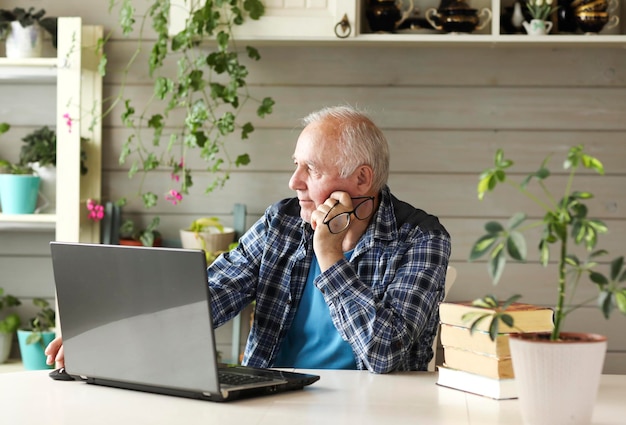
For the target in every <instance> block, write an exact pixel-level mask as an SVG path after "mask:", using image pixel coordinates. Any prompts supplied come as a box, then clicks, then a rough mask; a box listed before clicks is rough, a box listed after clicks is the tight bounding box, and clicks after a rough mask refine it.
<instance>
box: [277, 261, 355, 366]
mask: <svg viewBox="0 0 626 425" xmlns="http://www.w3.org/2000/svg"><path fill="white" fill-rule="evenodd" d="M351 252H352V251H350V252H347V253H345V255H346V258H349V257H350V255H351ZM320 273H321V271H320V267H319V264H318V263H317V258H315V257H313V263H312V264H311V268H310V270H309V276H308V278H307V282H306V285H305V287H304V293H303V294H302V299H301V300H300V305H299V306H298V310H297V311H296V316H295V317H294V320H293V323H292V325H291V328H290V329H289V331H288V333H287V336H286V337H285V339H284V341H283V342H282V344H281V346H280V349H279V350H278V356H277V357H276V360H275V361H274V366H275V367H295V368H300V369H356V362H355V360H354V353H353V352H352V347H351V346H350V344H348V343H347V342H346V341H344V340H343V339H342V338H341V335H339V332H337V328H335V325H333V321H332V319H331V318H330V311H329V309H328V305H327V304H326V301H324V296H323V295H322V293H321V292H320V290H319V289H317V287H316V286H315V285H314V284H313V280H314V279H315V278H316V277H317V276H319V274H320Z"/></svg>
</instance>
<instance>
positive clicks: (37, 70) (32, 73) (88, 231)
mask: <svg viewBox="0 0 626 425" xmlns="http://www.w3.org/2000/svg"><path fill="white" fill-rule="evenodd" d="M101 37H102V27H101V26H83V25H82V21H81V18H75V17H71V18H59V20H58V46H57V57H56V58H26V59H8V58H0V84H52V85H56V111H55V112H54V114H55V121H56V132H57V166H56V173H57V175H56V181H57V187H56V202H55V204H56V209H55V213H54V214H24V215H4V214H2V213H1V212H0V231H6V230H16V231H27V230H46V229H48V230H54V232H55V240H61V241H81V242H97V241H98V240H99V226H98V224H97V223H93V222H90V221H89V220H88V219H87V218H86V213H85V212H86V210H85V202H86V199H88V198H94V199H100V175H101V143H102V140H101V133H102V131H101V122H100V120H99V117H100V115H101V102H102V77H101V76H100V74H99V73H98V72H97V66H98V62H99V53H98V51H97V46H98V40H99V39H100V38H101ZM65 114H68V115H69V117H71V118H72V125H71V127H70V126H68V124H67V118H64V115H65ZM95 118H98V119H95ZM0 119H1V117H0ZM81 137H84V138H86V139H88V140H89V141H88V142H87V143H86V144H83V146H82V148H83V149H85V150H86V151H87V161H88V164H87V167H88V169H89V171H88V173H87V174H86V175H85V176H81V175H80V151H81Z"/></svg>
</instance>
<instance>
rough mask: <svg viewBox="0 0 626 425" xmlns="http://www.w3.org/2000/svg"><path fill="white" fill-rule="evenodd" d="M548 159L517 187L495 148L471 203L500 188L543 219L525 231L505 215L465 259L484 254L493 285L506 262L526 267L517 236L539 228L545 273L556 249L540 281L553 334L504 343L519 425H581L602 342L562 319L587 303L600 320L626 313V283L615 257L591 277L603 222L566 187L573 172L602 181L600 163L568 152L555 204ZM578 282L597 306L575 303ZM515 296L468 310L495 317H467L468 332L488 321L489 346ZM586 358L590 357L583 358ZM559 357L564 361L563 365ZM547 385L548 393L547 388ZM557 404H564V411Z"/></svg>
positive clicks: (522, 219) (581, 193) (582, 195)
mask: <svg viewBox="0 0 626 425" xmlns="http://www.w3.org/2000/svg"><path fill="white" fill-rule="evenodd" d="M549 159H550V156H548V157H547V158H546V159H545V160H544V161H543V163H542V164H541V166H540V168H539V169H538V170H537V171H536V172H534V173H532V174H530V175H528V176H527V177H526V178H525V179H523V180H522V181H521V182H519V183H518V182H515V181H513V180H512V179H510V178H509V175H508V174H507V173H508V170H509V168H510V167H512V166H513V164H514V163H513V161H511V160H509V159H506V158H505V157H504V153H503V151H502V150H501V149H498V151H497V152H496V154H495V161H494V162H495V163H494V167H493V168H490V169H487V170H485V171H483V173H482V174H481V175H480V179H479V183H478V198H479V199H483V197H484V196H485V194H486V193H487V192H490V191H493V190H494V189H495V188H496V187H499V186H501V184H503V183H506V184H507V185H508V186H509V187H511V188H513V190H515V191H516V192H519V193H520V194H521V195H523V196H525V197H527V198H528V199H529V200H531V201H532V202H534V203H536V204H537V205H539V206H540V207H541V208H542V209H543V210H544V215H543V217H542V218H540V219H538V220H535V221H533V222H531V223H529V224H526V218H527V216H526V214H524V213H521V212H520V213H516V214H515V215H513V217H512V218H511V219H510V220H509V221H508V223H507V224H506V225H503V224H501V223H498V222H488V223H486V225H485V230H486V231H487V233H486V234H485V235H483V236H482V237H480V238H479V239H478V240H477V241H476V243H475V244H474V245H473V247H472V251H471V254H470V260H472V261H473V260H476V259H478V258H480V257H482V256H484V255H487V256H488V259H489V260H488V271H489V275H490V277H491V279H492V282H493V283H494V285H495V284H497V283H498V281H499V280H500V278H501V276H502V272H503V271H504V268H505V265H506V261H507V257H508V258H510V259H512V260H516V261H522V262H524V261H525V260H526V252H527V248H526V247H527V244H526V239H525V237H524V231H526V230H528V229H533V228H540V229H542V232H541V236H540V238H539V241H538V244H537V245H536V246H537V247H538V250H539V256H540V261H541V264H542V265H543V266H544V267H553V266H552V265H550V264H549V260H550V258H551V252H550V248H551V247H554V246H556V259H557V264H556V268H555V272H556V275H555V278H554V280H553V281H551V282H548V284H550V285H553V284H554V285H555V293H556V294H557V299H556V304H555V307H554V329H553V331H552V332H551V333H546V334H532V333H529V334H512V335H511V338H510V348H511V353H512V360H513V366H514V372H515V378H516V380H517V381H518V385H517V387H518V390H519V398H520V402H521V404H522V408H521V411H522V412H523V413H524V417H525V419H526V420H527V422H530V423H534V424H552V423H563V422H564V421H563V420H562V419H563V417H560V418H559V417H556V416H555V415H565V416H564V417H567V418H568V421H569V420H570V419H572V418H576V420H574V421H573V422H572V423H589V422H590V421H591V413H592V407H593V400H594V399H595V394H596V392H597V388H598V383H599V378H600V374H601V371H602V365H603V363H604V356H605V353H606V337H604V336H601V335H595V334H584V333H573V332H564V331H563V324H564V321H565V318H566V317H567V316H568V315H569V314H570V313H572V312H573V311H575V310H576V309H578V308H580V307H582V306H584V305H588V304H591V303H592V302H594V301H595V303H596V305H597V306H598V307H599V308H600V310H601V311H602V313H603V315H604V316H605V317H606V318H608V317H609V316H610V314H611V313H612V312H613V311H615V310H618V311H620V312H621V313H623V314H626V286H624V285H623V283H624V282H626V270H624V257H623V256H622V257H617V258H615V259H613V260H612V261H610V262H608V266H607V268H608V270H609V273H608V274H607V275H605V274H603V273H601V272H600V271H598V270H597V268H598V267H599V266H601V264H599V262H598V261H599V259H600V258H601V257H602V256H604V255H606V254H607V252H606V251H605V250H597V249H596V244H597V242H598V236H599V235H600V234H604V233H607V232H608V227H607V225H606V224H605V223H604V222H603V221H601V220H598V219H594V218H591V217H589V216H588V207H587V206H586V204H585V202H586V201H587V200H589V199H591V198H593V194H592V193H590V192H588V191H585V190H574V188H573V187H572V186H573V184H574V177H575V175H576V172H577V171H578V170H579V169H581V168H586V169H589V170H592V171H595V172H596V173H597V174H599V175H603V174H604V166H603V165H602V163H601V162H600V161H599V160H598V159H597V158H595V157H592V156H590V155H588V154H587V153H585V152H584V150H583V146H582V145H578V146H573V147H571V148H570V149H569V151H568V153H567V157H566V160H565V161H564V169H565V171H566V172H567V173H568V178H567V180H566V185H565V187H564V189H563V194H562V197H561V198H560V199H559V197H557V196H555V195H554V194H553V193H552V192H551V190H550V189H549V188H548V185H547V183H546V180H547V179H548V178H549V177H550V175H551V172H550V170H549V169H548V161H549ZM534 182H536V183H537V184H538V186H539V192H540V193H539V194H538V193H537V191H535V190H531V183H534ZM575 245H578V246H582V247H583V248H584V249H585V251H587V253H588V258H587V259H580V258H578V256H577V255H575V254H572V249H573V247H574V246H575ZM585 277H586V278H588V279H589V280H590V282H591V283H592V284H593V285H595V287H596V289H597V290H598V297H597V299H591V300H586V301H585V300H583V301H580V300H578V299H576V298H575V294H576V290H577V289H578V287H579V283H580V281H581V279H582V278H585ZM518 297H519V295H515V296H513V297H511V298H510V299H509V300H507V301H506V302H504V304H503V305H501V304H500V302H498V301H497V299H496V298H495V297H493V296H487V297H485V298H483V299H480V300H476V301H475V305H477V306H481V307H486V308H491V309H493V310H495V311H496V314H483V315H479V316H478V317H476V316H474V317H473V318H472V317H469V318H468V319H470V320H474V322H473V324H472V327H474V325H475V324H476V323H477V322H478V321H481V320H492V323H491V329H492V339H493V338H494V337H495V336H496V335H497V333H498V323H499V321H503V322H504V323H506V324H507V325H509V326H514V323H513V320H512V318H511V316H509V315H507V314H506V309H504V308H505V307H506V306H507V305H508V304H510V302H511V301H512V300H515V299H517V298H518ZM527 350H528V351H527ZM532 352H534V353H532ZM591 355H595V357H591V358H590V357H588V356H591ZM564 358H567V359H568V360H567V361H563V359H564ZM550 377H552V378H554V379H550ZM585 379H588V380H585ZM532 383H535V384H538V383H541V384H542V385H544V388H541V389H537V388H536V387H534V386H532V385H533V384H532ZM548 385H550V386H552V387H547V386H548ZM565 393H566V395H564V394H565ZM548 394H551V395H557V400H555V399H553V398H551V397H548V396H547V395H548ZM579 397H582V399H581V398H579ZM585 397H586V398H585ZM559 401H565V404H564V405H563V404H562V403H559Z"/></svg>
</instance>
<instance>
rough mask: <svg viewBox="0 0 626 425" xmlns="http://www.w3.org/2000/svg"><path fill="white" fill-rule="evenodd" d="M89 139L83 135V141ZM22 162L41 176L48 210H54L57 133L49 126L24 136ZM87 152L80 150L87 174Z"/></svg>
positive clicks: (81, 167)
mask: <svg viewBox="0 0 626 425" xmlns="http://www.w3.org/2000/svg"><path fill="white" fill-rule="evenodd" d="M87 141H88V139H86V138H84V137H81V143H85V142H87ZM22 142H23V145H22V148H21V150H20V163H22V164H28V165H30V166H31V167H32V169H33V171H34V172H35V174H36V175H38V176H39V177H40V178H41V192H42V194H43V197H44V198H45V199H46V200H47V202H48V207H47V210H50V211H51V212H53V211H54V210H55V202H56V164H57V134H56V131H55V130H53V129H50V128H48V126H43V127H40V128H37V129H35V130H33V131H32V132H30V133H28V134H27V135H26V136H24V137H23V138H22ZM86 162H87V153H86V151H85V150H84V149H81V151H80V174H81V175H85V174H87V171H88V169H87V165H86Z"/></svg>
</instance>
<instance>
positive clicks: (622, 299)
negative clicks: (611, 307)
mask: <svg viewBox="0 0 626 425" xmlns="http://www.w3.org/2000/svg"><path fill="white" fill-rule="evenodd" d="M615 305H617V308H618V310H619V311H620V312H622V313H623V314H626V288H622V289H620V290H619V291H616V292H615Z"/></svg>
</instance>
